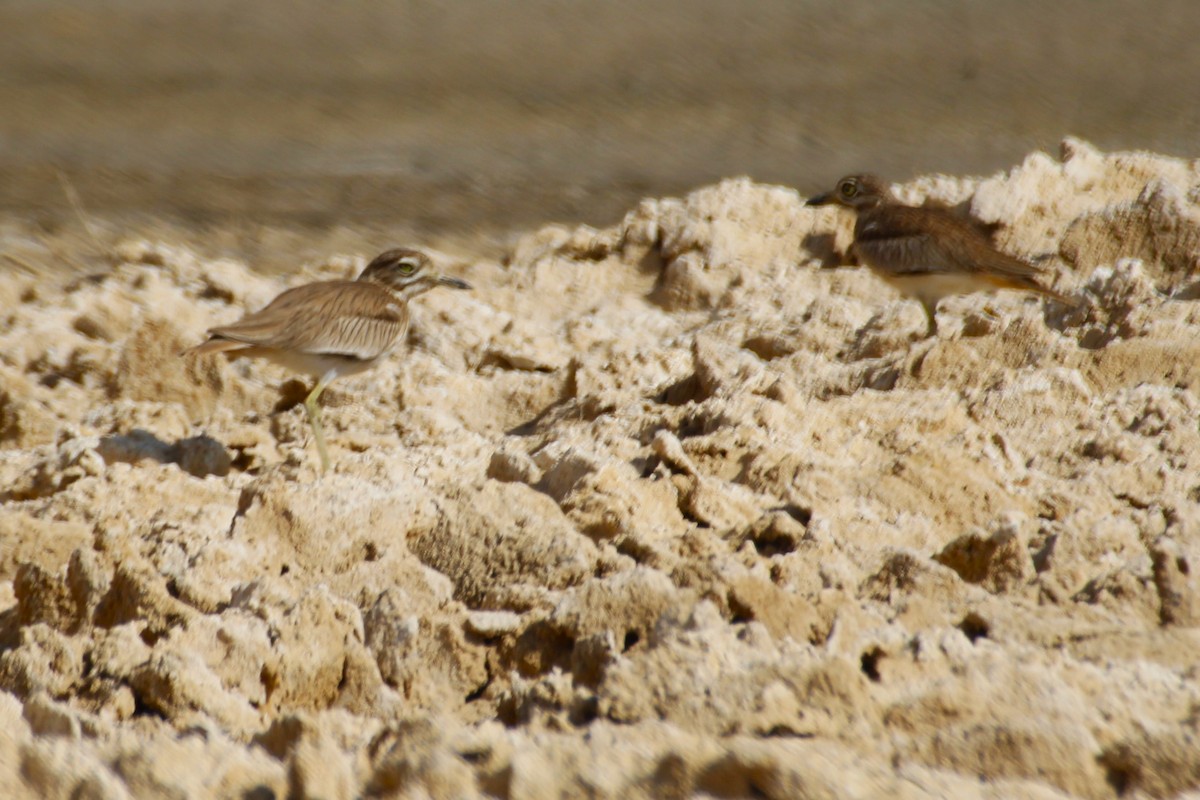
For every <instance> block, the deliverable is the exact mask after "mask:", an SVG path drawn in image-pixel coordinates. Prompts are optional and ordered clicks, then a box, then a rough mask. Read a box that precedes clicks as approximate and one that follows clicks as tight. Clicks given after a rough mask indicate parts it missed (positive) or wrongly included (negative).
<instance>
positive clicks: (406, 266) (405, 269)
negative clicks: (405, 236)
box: [400, 261, 417, 275]
mask: <svg viewBox="0 0 1200 800" xmlns="http://www.w3.org/2000/svg"><path fill="white" fill-rule="evenodd" d="M416 270H417V265H416V264H414V263H412V262H411V261H401V262H400V274H402V275H412V274H413V273H414V272H416Z"/></svg>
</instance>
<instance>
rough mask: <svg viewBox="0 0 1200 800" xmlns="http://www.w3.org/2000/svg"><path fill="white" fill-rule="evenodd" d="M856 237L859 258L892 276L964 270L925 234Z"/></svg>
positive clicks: (855, 244)
mask: <svg viewBox="0 0 1200 800" xmlns="http://www.w3.org/2000/svg"><path fill="white" fill-rule="evenodd" d="M866 233H867V234H868V235H861V234H860V235H859V237H858V238H857V239H856V240H855V242H854V249H855V251H856V252H857V254H858V256H859V258H860V259H861V260H862V261H864V262H866V263H867V264H871V265H873V266H875V267H877V268H878V269H882V270H883V271H885V272H889V273H892V274H895V275H924V274H932V275H937V274H943V273H947V272H962V271H963V267H962V266H961V265H960V264H959V263H958V261H957V260H956V259H955V258H954V257H953V256H952V255H951V254H950V253H948V252H946V250H945V249H944V248H942V247H940V246H939V245H938V242H937V241H936V240H935V239H934V238H933V237H932V236H929V235H928V234H924V233H905V234H892V235H887V236H871V235H869V234H870V233H871V232H870V231H867V232H866Z"/></svg>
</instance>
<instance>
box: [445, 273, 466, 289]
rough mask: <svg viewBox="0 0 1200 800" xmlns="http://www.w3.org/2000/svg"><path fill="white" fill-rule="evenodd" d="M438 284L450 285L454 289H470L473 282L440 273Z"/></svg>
mask: <svg viewBox="0 0 1200 800" xmlns="http://www.w3.org/2000/svg"><path fill="white" fill-rule="evenodd" d="M437 283H438V286H449V287H450V288H452V289H470V288H471V284H469V283H467V282H466V281H464V280H461V279H460V278H451V277H449V276H448V275H439V276H438V279H437Z"/></svg>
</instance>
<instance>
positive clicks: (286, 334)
mask: <svg viewBox="0 0 1200 800" xmlns="http://www.w3.org/2000/svg"><path fill="white" fill-rule="evenodd" d="M407 327H408V310H407V309H406V308H405V306H404V304H403V303H398V302H396V301H395V300H394V299H393V298H392V296H391V295H390V294H389V293H388V292H387V291H386V290H382V289H380V287H377V286H373V285H370V284H362V283H358V282H356V281H329V282H325V283H313V284H308V285H306V286H298V287H296V288H294V289H289V290H288V291H286V292H284V293H283V294H281V295H279V297H277V298H275V299H274V300H273V301H272V302H271V303H270V304H269V305H268V306H267V307H266V308H264V309H262V310H261V311H257V312H255V313H253V314H248V315H247V316H245V317H243V318H242V319H240V320H238V321H237V322H235V323H233V324H231V325H224V326H221V327H218V328H213V329H211V330H210V331H209V333H210V334H211V335H212V336H214V337H218V338H221V339H229V340H233V341H237V342H244V343H246V344H250V345H255V346H258V347H271V348H276V349H286V350H293V351H296V352H302V353H321V354H326V355H342V356H346V357H348V358H359V359H363V360H369V359H372V358H376V357H378V356H379V355H381V354H382V353H383V352H385V351H386V350H387V349H388V348H389V347H390V346H391V345H392V343H393V342H394V341H395V340H396V338H397V337H399V336H400V335H401V334H403V333H404V331H405V330H406V329H407Z"/></svg>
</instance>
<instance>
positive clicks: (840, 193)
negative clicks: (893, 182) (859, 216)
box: [805, 175, 890, 209]
mask: <svg viewBox="0 0 1200 800" xmlns="http://www.w3.org/2000/svg"><path fill="white" fill-rule="evenodd" d="M889 196H890V195H889V194H888V187H887V184H886V183H884V182H883V181H881V180H880V179H879V178H876V177H875V176H874V175H847V176H846V177H844V178H842V179H841V180H840V181H838V182H837V187H835V188H834V190H833V191H832V192H825V193H824V194H819V195H817V196H816V197H810V198H809V200H808V202H807V203H806V204H805V205H810V206H827V205H831V204H834V203H836V204H837V205H841V206H848V207H850V208H855V209H858V208H873V207H875V206H877V205H879V204H880V203H882V202H883V201H885V200H887V199H888V198H889Z"/></svg>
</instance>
